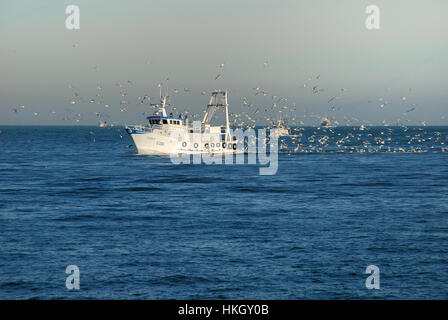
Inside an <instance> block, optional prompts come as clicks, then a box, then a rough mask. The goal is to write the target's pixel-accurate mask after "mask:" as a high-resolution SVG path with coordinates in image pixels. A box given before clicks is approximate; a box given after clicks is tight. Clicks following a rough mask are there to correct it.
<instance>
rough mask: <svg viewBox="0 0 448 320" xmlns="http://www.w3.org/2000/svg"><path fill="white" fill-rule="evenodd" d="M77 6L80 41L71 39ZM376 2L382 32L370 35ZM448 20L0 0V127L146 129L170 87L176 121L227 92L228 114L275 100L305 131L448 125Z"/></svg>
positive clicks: (252, 4) (340, 6) (329, 11)
mask: <svg viewBox="0 0 448 320" xmlns="http://www.w3.org/2000/svg"><path fill="white" fill-rule="evenodd" d="M70 4H75V5H78V6H79V8H80V13H81V14H80V18H81V19H80V21H81V28H80V30H67V29H66V28H65V19H66V16H67V15H66V14H65V8H66V6H67V5H70ZM371 4H373V5H377V6H378V7H379V8H380V18H381V20H380V30H368V29H367V28H366V27H365V20H366V18H367V16H368V15H367V14H366V13H365V9H366V7H367V6H368V5H371ZM447 14H448V1H446V0H427V1H423V0H419V1H417V0H415V1H414V0H369V1H365V0H338V1H334V0H307V1H305V0H303V1H299V0H296V1H286V0H285V1H282V0H256V1H255V0H226V1H215V0H190V1H188V0H163V1H162V0H154V1H150V0H149V1H148V0H145V1H143V0H141V1H138V0H129V1H113V0H85V1H75V0H72V1H63V0H51V1H50V0H48V1H44V0H20V1H17V0H1V1H0V124H67V125H72V124H97V123H98V118H97V117H96V116H95V112H100V113H102V114H104V116H103V118H104V120H106V121H109V122H112V121H116V122H117V123H128V124H129V123H141V122H143V121H144V116H143V115H142V113H143V112H145V111H148V112H149V111H151V110H150V109H149V108H148V107H145V106H143V105H141V104H138V103H137V102H138V97H139V96H140V97H141V96H144V95H145V94H147V95H149V96H151V97H152V98H153V99H154V100H156V99H157V98H158V89H157V83H159V82H164V81H165V79H166V78H169V87H170V88H172V89H174V88H175V89H179V93H178V94H174V92H171V101H172V103H173V105H176V107H177V110H179V111H181V110H183V109H184V108H188V109H189V110H191V111H194V112H201V111H202V110H203V109H204V107H205V105H206V103H207V101H208V98H209V96H208V94H207V95H202V94H201V92H202V91H203V90H205V91H207V92H209V91H210V90H212V89H215V88H222V89H228V90H229V91H230V97H229V98H230V104H231V105H230V107H231V111H232V112H240V111H242V110H244V111H249V109H248V108H247V107H245V106H243V105H242V103H241V97H246V98H247V101H248V102H249V103H253V104H254V106H255V107H252V108H256V107H259V108H260V109H263V110H264V109H267V108H271V105H272V102H273V99H272V95H276V96H277V97H285V98H287V99H288V100H287V101H286V102H279V103H278V104H279V105H281V104H284V103H286V104H287V105H288V106H291V105H293V104H295V105H296V107H295V108H296V111H295V112H294V114H295V116H296V119H297V121H299V120H302V121H304V123H305V124H316V122H317V121H318V119H317V117H311V116H310V115H311V114H315V115H322V116H323V115H326V116H328V117H334V118H335V119H337V120H339V122H341V123H344V117H346V118H350V119H352V118H357V119H360V120H361V121H362V120H364V121H367V122H369V123H372V124H380V123H381V121H382V120H386V121H387V122H389V123H395V122H396V121H397V119H401V121H406V120H407V121H409V122H407V123H409V124H418V123H420V121H426V123H427V124H436V125H448V103H447V101H448V90H447V88H446V87H447V84H448V81H447V80H448V79H447V74H448V73H447V71H448V38H447V33H448V19H447V18H446V16H447ZM265 62H267V65H266V66H265V65H264V63H265ZM222 63H224V64H225V66H224V68H222V69H221V68H220V67H219V65H220V64H222ZM218 74H222V75H221V76H220V77H219V78H218V79H217V80H215V77H216V76H217V75H218ZM318 75H320V77H319V79H317V77H318ZM309 78H311V81H308V79H309ZM128 80H130V81H131V82H132V85H131V84H130V83H128V82H127V81H128ZM118 83H121V84H122V85H123V86H124V87H123V88H122V89H120V87H119V86H118V85H117V84H118ZM305 83H307V87H304V84H305ZM98 85H100V86H101V87H102V90H98V89H97V86H98ZM314 86H317V90H319V89H323V91H319V92H318V93H313V92H312V88H313V87H314ZM256 87H259V88H261V90H264V91H266V92H267V93H268V95H267V96H263V95H261V94H259V95H257V96H255V95H254V94H255V92H256V91H255V90H253V88H256ZM184 88H188V89H189V90H190V91H189V92H185V90H184ZM341 88H344V89H345V91H341ZM120 91H121V92H123V91H126V92H127V93H128V94H127V96H126V97H122V96H121V95H120ZM75 92H76V93H77V94H78V95H79V97H81V100H80V99H78V100H77V103H76V104H75V105H72V104H71V101H72V100H74V93H75ZM98 93H101V94H102V95H103V98H101V97H97V94H98ZM334 96H338V98H336V99H334V100H333V101H332V102H331V103H328V100H330V99H331V98H332V97H334ZM402 96H405V97H406V101H402V100H401V97H402ZM381 98H382V99H383V101H387V102H388V104H387V105H385V106H384V108H380V104H382V101H381V100H379V99H381ZM90 99H94V102H93V103H90V102H89V101H90ZM122 100H125V101H127V102H128V103H127V105H126V109H127V110H128V111H127V112H120V108H121V107H123V106H120V101H122ZM105 104H108V105H110V108H106V107H105V106H104V105H105ZM22 105H24V106H25V108H24V109H22V108H21V106H22ZM414 107H415V110H414V111H412V112H408V113H406V111H407V110H410V109H412V108H414ZM14 108H15V109H17V110H18V112H14V111H13V109H14ZM52 111H53V113H52ZM35 112H37V116H36V115H35V114H34V113H35ZM276 116H279V114H276ZM76 119H78V120H80V121H79V123H78V122H75V120H76Z"/></svg>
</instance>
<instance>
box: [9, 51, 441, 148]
mask: <svg viewBox="0 0 448 320" xmlns="http://www.w3.org/2000/svg"><path fill="white" fill-rule="evenodd" d="M73 46H74V47H77V46H78V45H77V44H75V45H73ZM149 63H150V62H149V61H148V62H147V64H149ZM268 66H269V62H268V61H264V62H263V64H262V67H263V68H267V67H268ZM93 69H94V70H98V66H97V65H95V66H93ZM224 71H225V63H221V64H219V65H218V72H217V74H216V76H215V77H214V80H215V81H216V80H218V79H220V78H222V77H223V74H224ZM320 79H321V74H317V75H315V76H313V77H309V78H308V79H307V80H306V81H305V82H304V83H303V84H302V85H300V86H299V87H298V89H299V88H300V87H301V88H302V89H305V90H308V92H309V94H310V95H311V96H322V95H326V96H327V97H324V101H326V103H327V104H328V111H327V112H326V113H324V114H320V113H316V112H314V111H309V110H307V109H305V111H304V113H303V115H302V117H301V118H302V120H301V119H299V116H298V110H297V109H298V107H297V105H296V103H294V102H292V101H290V99H289V98H287V97H281V96H280V95H279V94H277V93H275V92H270V90H268V89H266V88H263V87H261V86H255V87H253V88H252V92H251V94H249V95H248V96H244V97H240V102H241V109H242V111H241V112H239V113H231V114H230V117H231V125H232V126H233V127H238V128H242V129H248V128H255V127H257V126H261V125H263V124H265V123H266V122H267V123H268V124H269V126H268V128H272V127H274V126H276V125H278V124H279V123H281V125H282V126H284V127H287V128H288V129H289V128H296V129H293V130H291V131H292V132H291V135H289V136H286V137H283V138H282V139H281V141H280V150H282V151H284V152H287V153H295V152H324V151H348V152H374V151H388V152H403V151H411V152H420V151H421V150H423V149H422V148H421V147H417V146H415V143H419V144H421V143H422V142H431V143H433V144H434V143H435V144H439V149H440V150H442V151H443V152H445V151H448V149H447V148H446V147H445V143H448V141H447V140H448V137H446V136H445V137H444V136H443V135H442V134H441V133H440V132H438V131H436V132H435V136H432V137H427V136H424V132H426V131H423V132H422V131H421V130H423V128H418V129H415V127H413V128H412V129H411V128H409V127H408V126H407V125H406V123H407V122H409V119H408V118H407V115H408V114H410V113H412V112H414V111H415V110H416V109H417V108H418V106H417V104H415V103H410V104H409V103H408V98H407V97H406V96H405V95H402V96H401V97H400V98H399V101H400V102H401V104H402V105H401V106H399V107H400V108H403V116H404V117H403V118H404V119H397V121H396V123H394V124H393V123H392V124H391V123H387V121H386V120H383V121H382V127H372V126H371V124H370V123H369V122H368V121H361V120H359V119H357V118H355V117H349V116H344V117H343V121H342V123H341V120H342V119H339V120H338V119H336V117H335V115H334V114H335V113H336V112H338V111H340V110H342V109H343V102H344V95H345V93H346V91H347V90H346V89H345V88H339V89H337V92H333V93H332V94H328V95H327V91H328V90H326V89H325V88H324V87H322V85H321V83H320ZM168 81H169V79H166V84H167V85H166V88H162V87H163V84H162V83H158V84H157V88H159V90H160V92H162V89H165V90H169V91H168V93H169V96H175V95H180V94H190V93H192V92H193V91H192V90H191V89H189V88H186V87H184V88H182V89H181V88H169V89H168ZM134 85H135V84H134V81H132V80H125V81H122V82H117V83H116V84H115V86H116V87H117V92H119V100H118V101H115V102H112V101H111V100H110V99H106V97H105V89H104V88H105V86H104V85H103V84H102V83H97V85H96V87H95V89H94V90H91V92H92V91H94V94H89V95H81V94H80V91H79V90H78V89H77V87H76V86H75V85H73V84H68V88H69V89H70V90H71V97H70V98H69V99H68V107H69V108H65V110H64V111H65V112H62V113H63V114H62V118H61V119H62V120H66V121H73V122H75V123H82V122H83V121H84V119H85V114H84V112H85V111H82V110H83V109H85V108H82V107H79V108H77V106H78V105H82V106H83V107H84V106H85V105H90V106H91V108H89V109H90V111H89V113H91V114H93V115H94V116H95V117H96V118H97V119H98V122H99V125H100V126H101V127H103V126H116V125H122V124H123V123H122V122H120V121H116V120H115V121H114V120H112V121H109V123H108V122H107V121H106V120H105V119H108V120H110V118H111V115H110V111H111V110H112V109H113V110H116V111H119V112H120V113H125V112H128V111H129V110H131V109H134V108H135V106H138V107H143V108H140V111H141V113H142V115H144V116H147V115H151V114H153V113H154V112H155V111H156V110H155V108H156V103H154V102H158V100H159V97H158V96H157V99H154V98H152V97H151V95H149V94H142V95H140V96H137V97H131V96H132V95H131V94H130V93H129V92H130V88H132V87H134ZM200 94H201V95H206V94H207V91H206V90H201V91H200ZM367 102H368V103H372V102H373V101H372V100H369V101H367ZM323 103H325V102H323ZM390 104H391V102H390V101H387V100H386V99H384V98H383V97H380V98H377V105H378V107H379V110H380V111H381V110H383V109H385V108H386V107H387V106H389V105H390ZM28 109H31V108H29V107H27V106H25V105H20V106H17V107H13V108H12V109H11V110H12V112H13V113H14V114H20V113H23V112H26V111H27V110H28ZM232 109H234V108H232ZM171 111H172V113H178V114H179V115H182V116H183V117H187V118H189V119H193V120H195V119H200V118H201V117H202V114H195V113H191V112H190V111H189V110H188V109H184V110H182V111H180V112H179V110H177V108H176V107H175V106H172V107H171ZM31 112H32V114H33V116H34V117H41V116H45V115H44V114H43V113H40V112H38V111H34V110H31ZM204 112H205V111H204ZM59 113H61V111H55V110H52V111H51V112H50V115H51V116H56V115H58V114H59ZM307 119H308V120H307ZM310 119H311V121H312V122H314V123H315V124H316V126H315V127H313V128H306V129H305V127H304V120H305V121H307V122H308V123H309V122H310V121H309V120H310ZM442 119H444V116H442ZM420 125H421V126H422V127H424V126H426V123H425V121H421V122H420ZM353 126H355V127H354V129H347V128H348V127H353ZM392 126H396V127H398V128H400V130H404V131H403V132H407V131H408V130H409V135H405V137H406V138H407V139H408V141H407V142H406V143H405V144H407V145H408V146H410V147H409V148H407V149H406V148H404V147H402V146H394V145H393V141H392V139H393V132H394V130H396V129H395V128H392ZM378 128H380V129H378ZM381 128H382V129H381ZM415 130H417V131H415Z"/></svg>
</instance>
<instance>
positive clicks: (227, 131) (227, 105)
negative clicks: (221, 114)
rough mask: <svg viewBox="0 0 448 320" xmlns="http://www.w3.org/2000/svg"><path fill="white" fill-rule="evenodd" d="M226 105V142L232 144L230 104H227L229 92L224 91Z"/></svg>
mask: <svg viewBox="0 0 448 320" xmlns="http://www.w3.org/2000/svg"><path fill="white" fill-rule="evenodd" d="M224 105H225V108H226V109H225V110H226V111H225V112H226V137H225V141H227V142H230V140H231V137H230V121H229V104H228V103H227V90H226V91H224Z"/></svg>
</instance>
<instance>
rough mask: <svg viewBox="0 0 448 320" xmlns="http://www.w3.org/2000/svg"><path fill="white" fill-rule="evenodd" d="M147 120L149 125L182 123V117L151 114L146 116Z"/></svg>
mask: <svg viewBox="0 0 448 320" xmlns="http://www.w3.org/2000/svg"><path fill="white" fill-rule="evenodd" d="M146 119H148V122H149V124H150V125H154V124H159V125H163V124H170V125H180V126H181V125H183V121H184V119H182V118H176V117H164V116H151V117H147V118H146Z"/></svg>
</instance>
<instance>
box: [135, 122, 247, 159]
mask: <svg viewBox="0 0 448 320" xmlns="http://www.w3.org/2000/svg"><path fill="white" fill-rule="evenodd" d="M127 131H128V133H129V135H130V136H131V138H132V140H133V141H134V144H135V147H136V149H137V153H138V154H141V155H170V154H220V153H222V154H229V153H230V154H235V153H240V152H238V150H236V149H237V143H236V141H234V142H233V143H230V144H228V143H225V142H224V146H223V143H222V142H214V141H219V140H218V139H215V140H207V141H195V140H194V138H193V137H192V135H191V134H190V135H189V136H187V139H175V138H174V137H175V135H174V137H173V136H170V135H165V134H160V133H158V132H157V131H152V132H145V131H144V130H136V129H132V128H127ZM229 145H230V146H229ZM241 152H242V151H241Z"/></svg>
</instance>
